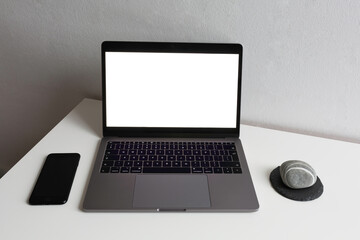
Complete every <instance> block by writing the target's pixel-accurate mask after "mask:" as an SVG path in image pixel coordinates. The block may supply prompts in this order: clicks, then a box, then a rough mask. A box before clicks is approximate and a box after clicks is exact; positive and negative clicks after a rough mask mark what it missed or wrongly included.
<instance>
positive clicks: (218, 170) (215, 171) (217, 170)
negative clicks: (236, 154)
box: [214, 168, 223, 173]
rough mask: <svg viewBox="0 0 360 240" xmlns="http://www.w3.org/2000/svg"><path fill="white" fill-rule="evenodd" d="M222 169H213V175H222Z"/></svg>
mask: <svg viewBox="0 0 360 240" xmlns="http://www.w3.org/2000/svg"><path fill="white" fill-rule="evenodd" d="M222 172H223V171H222V168H214V173H222Z"/></svg>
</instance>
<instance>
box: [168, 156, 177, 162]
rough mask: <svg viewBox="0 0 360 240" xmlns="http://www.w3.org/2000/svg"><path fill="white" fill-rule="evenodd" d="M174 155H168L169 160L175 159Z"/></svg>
mask: <svg viewBox="0 0 360 240" xmlns="http://www.w3.org/2000/svg"><path fill="white" fill-rule="evenodd" d="M175 159H176V157H175V156H174V155H171V156H168V160H169V161H175Z"/></svg>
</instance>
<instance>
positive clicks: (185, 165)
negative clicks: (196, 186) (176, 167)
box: [182, 162, 190, 167]
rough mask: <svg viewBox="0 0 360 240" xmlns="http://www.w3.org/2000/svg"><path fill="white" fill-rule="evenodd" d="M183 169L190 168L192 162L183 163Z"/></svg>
mask: <svg viewBox="0 0 360 240" xmlns="http://www.w3.org/2000/svg"><path fill="white" fill-rule="evenodd" d="M182 167H190V162H182Z"/></svg>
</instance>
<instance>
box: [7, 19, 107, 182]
mask: <svg viewBox="0 0 360 240" xmlns="http://www.w3.org/2000/svg"><path fill="white" fill-rule="evenodd" d="M3 24H5V25H6V22H5V23H4V22H3V23H0V27H1V26H2V25H3ZM3 29H5V31H2V32H1V35H2V36H4V35H6V33H7V30H8V31H9V32H8V33H9V34H10V33H11V36H12V38H11V39H5V40H1V46H0V52H2V53H3V54H4V55H3V56H2V57H1V58H0V65H1V66H2V67H3V69H4V71H1V72H0V79H1V82H0V84H1V87H0V112H2V113H6V114H2V116H1V119H0V131H1V133H2V137H1V138H0V176H1V175H3V174H4V173H5V172H7V171H8V170H9V169H10V168H11V167H12V166H13V165H14V164H15V163H16V162H17V161H18V160H20V159H21V158H22V156H24V155H25V154H26V153H27V152H28V151H29V150H30V149H31V148H32V147H33V146H34V145H35V144H36V143H37V142H38V141H39V140H41V138H42V137H44V136H45V135H46V134H47V132H48V131H50V130H51V129H52V128H53V127H54V126H55V125H56V124H57V123H58V122H59V121H60V120H61V119H62V118H63V117H64V116H65V115H66V114H67V113H68V112H69V111H71V109H72V108H73V107H75V106H76V105H77V104H78V103H79V102H80V101H81V100H82V99H83V98H85V97H88V98H95V99H100V98H101V80H100V79H101V78H100V77H101V75H100V54H98V53H97V52H96V51H98V52H100V48H99V46H100V43H99V44H98V46H97V47H94V48H93V49H88V50H89V53H88V54H89V56H81V54H84V53H85V52H86V51H82V52H75V53H74V51H72V49H71V48H70V49H68V50H67V51H63V50H64V49H66V48H67V46H66V44H64V43H59V42H58V43H56V42H48V40H49V39H45V40H44V39H42V41H41V40H40V39H39V41H36V39H32V37H33V36H31V35H27V34H24V33H23V32H22V29H20V28H19V29H16V26H12V28H11V30H9V28H6V27H5V28H3ZM14 39H16V40H14ZM50 40H51V39H50ZM44 41H45V42H44ZM67 44H70V43H67ZM73 48H74V47H73ZM94 52H95V54H94ZM85 54H86V53H85ZM98 55H99V57H98V58H95V57H93V56H98ZM79 59H82V61H80V60H79Z"/></svg>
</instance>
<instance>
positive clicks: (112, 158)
mask: <svg viewBox="0 0 360 240" xmlns="http://www.w3.org/2000/svg"><path fill="white" fill-rule="evenodd" d="M104 160H119V155H105V157H104Z"/></svg>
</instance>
